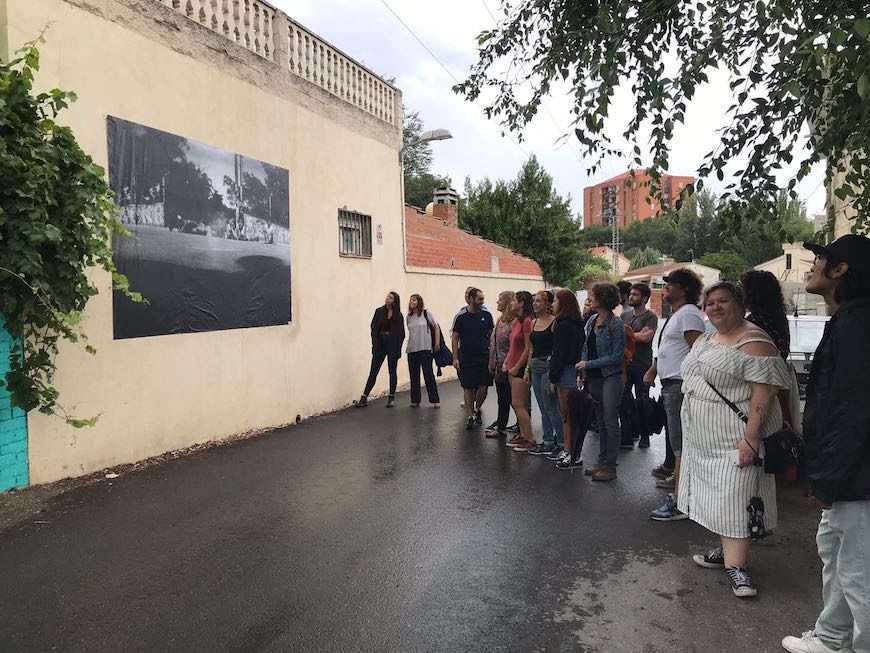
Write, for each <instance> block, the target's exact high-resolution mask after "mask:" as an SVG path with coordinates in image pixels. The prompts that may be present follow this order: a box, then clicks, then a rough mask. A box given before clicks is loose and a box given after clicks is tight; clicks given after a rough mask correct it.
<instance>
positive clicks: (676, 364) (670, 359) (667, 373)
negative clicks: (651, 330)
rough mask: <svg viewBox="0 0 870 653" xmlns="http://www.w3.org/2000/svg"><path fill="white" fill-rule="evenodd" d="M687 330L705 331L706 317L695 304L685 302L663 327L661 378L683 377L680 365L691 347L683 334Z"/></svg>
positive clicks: (660, 363)
mask: <svg viewBox="0 0 870 653" xmlns="http://www.w3.org/2000/svg"><path fill="white" fill-rule="evenodd" d="M687 331H697V332H699V333H704V318H703V317H702V316H701V311H700V310H699V309H698V307H697V306H695V305H694V304H685V305H684V306H681V307H680V308H679V310H677V312H676V313H674V314H673V315H672V316H671V317H670V319H669V320H668V322H667V324H666V325H665V326H664V328H663V329H662V333H661V341H660V342H659V352H658V358H657V359H656V361H657V362H656V370H657V371H658V375H659V378H660V379H662V380H664V379H682V378H683V377H682V375H681V374H680V365H682V364H683V360H685V358H686V356H688V355H689V351H690V350H691V348H690V347H689V345H688V344H687V343H686V338H685V337H684V336H683V334H684V333H686V332H687Z"/></svg>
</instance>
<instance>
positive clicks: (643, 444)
mask: <svg viewBox="0 0 870 653" xmlns="http://www.w3.org/2000/svg"><path fill="white" fill-rule="evenodd" d="M637 446H638V448H639V449H649V436H648V435H642V436H640V442H638V443H637Z"/></svg>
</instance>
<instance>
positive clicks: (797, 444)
mask: <svg viewBox="0 0 870 653" xmlns="http://www.w3.org/2000/svg"><path fill="white" fill-rule="evenodd" d="M705 382H706V383H707V385H709V386H710V387H711V388H712V389H713V392H715V393H716V394H717V395H719V396H720V397H721V398H722V401H724V402H725V403H726V404H728V407H729V408H730V409H731V410H733V411H734V412H735V413H737V416H738V417H739V418H740V419H741V420H743V423H744V424H745V423H747V422H748V421H749V417H748V416H747V415H746V413H744V412H743V411H742V410H740V408H739V407H738V406H737V404H735V403H734V402H733V401H731V400H730V399H728V397H726V396H725V395H723V394H722V393H721V392H719V390H718V389H717V388H716V386H714V385H713V384H712V383H710V382H709V381H705ZM762 442H763V443H764V458H763V464H764V471H765V472H767V473H768V474H782V473H783V472H785V471H786V470H788V469H789V467H796V468H797V469H798V470H800V468H801V461H802V459H803V443H802V442H801V439H800V437H798V435H797V434H796V433H795V432H794V431H792V430H791V428H789V427H788V426H783V427H782V428H781V429H779V430H778V431H777V432H776V433H771V434H770V435H768V436H767V437H766V438H763V439H762Z"/></svg>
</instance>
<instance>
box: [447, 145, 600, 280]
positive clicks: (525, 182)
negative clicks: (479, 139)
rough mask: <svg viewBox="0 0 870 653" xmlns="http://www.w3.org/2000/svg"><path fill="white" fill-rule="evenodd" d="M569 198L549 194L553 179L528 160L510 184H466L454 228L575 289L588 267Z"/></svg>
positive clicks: (469, 181) (533, 158)
mask: <svg viewBox="0 0 870 653" xmlns="http://www.w3.org/2000/svg"><path fill="white" fill-rule="evenodd" d="M570 201H571V200H570V198H567V199H564V198H562V197H561V196H560V195H559V194H558V193H557V192H556V191H555V189H554V188H553V178H552V177H551V176H550V175H549V174H548V173H547V171H546V170H544V168H542V167H541V164H540V163H538V160H537V159H536V158H535V157H534V156H532V157H530V158H529V160H528V161H526V162H525V163H524V164H523V167H522V169H521V170H520V172H519V174H518V175H517V177H516V179H514V180H511V181H503V180H497V181H496V182H492V181H490V180H489V179H487V178H484V179H483V180H481V181H479V182H478V183H476V184H473V183H472V182H471V180H470V179H466V181H465V197H464V199H463V202H462V206H461V207H460V211H459V224H460V226H462V227H463V228H465V229H468V230H469V231H471V232H472V233H474V234H477V235H478V236H480V237H482V238H487V239H489V240H492V241H493V242H496V243H498V244H500V245H504V246H505V247H509V248H511V249H512V250H514V251H515V252H519V253H520V254H523V255H525V256H528V257H529V258H532V259H534V260H535V261H537V262H538V264H540V266H541V269H542V270H543V271H544V278H545V279H546V280H547V281H548V282H550V283H553V284H556V285H569V284H571V283H575V282H576V279H577V275H578V274H579V272H580V269H581V268H582V267H583V266H584V265H586V264H588V263H590V262H591V257H590V256H589V254H588V253H587V252H586V247H585V242H584V240H583V237H582V235H581V231H580V224H579V222H578V221H577V220H575V219H574V217H573V216H572V214H571V207H570Z"/></svg>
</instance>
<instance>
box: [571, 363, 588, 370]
mask: <svg viewBox="0 0 870 653" xmlns="http://www.w3.org/2000/svg"><path fill="white" fill-rule="evenodd" d="M574 369H575V370H577V371H578V372H579V371H580V370H585V369H586V361H580V362H579V363H577V364H576V365H575V366H574Z"/></svg>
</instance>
